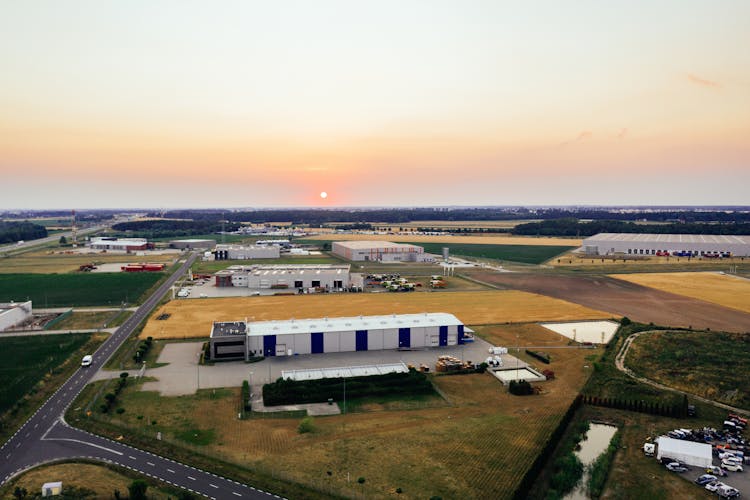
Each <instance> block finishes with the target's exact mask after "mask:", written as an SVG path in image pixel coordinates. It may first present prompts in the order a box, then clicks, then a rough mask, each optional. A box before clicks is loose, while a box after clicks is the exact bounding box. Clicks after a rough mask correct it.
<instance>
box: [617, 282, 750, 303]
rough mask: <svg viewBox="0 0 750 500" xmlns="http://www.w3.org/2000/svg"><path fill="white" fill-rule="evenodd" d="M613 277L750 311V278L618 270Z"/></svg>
mask: <svg viewBox="0 0 750 500" xmlns="http://www.w3.org/2000/svg"><path fill="white" fill-rule="evenodd" d="M612 277H613V278H617V279H620V280H625V281H629V282H631V283H637V284H639V285H643V286H647V287H650V288H656V289H657V290H663V291H665V292H670V293H676V294H678V295H684V296H686V297H692V298H694V299H699V300H705V301H708V302H713V303H714V304H719V305H722V306H726V307H731V308H733V309H738V310H740V311H744V312H747V313H750V280H748V279H746V278H738V277H736V276H729V275H725V274H718V273H649V274H616V275H612Z"/></svg>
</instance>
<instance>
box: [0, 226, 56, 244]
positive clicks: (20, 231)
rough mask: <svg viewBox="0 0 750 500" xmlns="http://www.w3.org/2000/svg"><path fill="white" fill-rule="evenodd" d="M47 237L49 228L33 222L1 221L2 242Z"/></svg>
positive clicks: (0, 235) (0, 238)
mask: <svg viewBox="0 0 750 500" xmlns="http://www.w3.org/2000/svg"><path fill="white" fill-rule="evenodd" d="M46 237H47V228H46V227H44V226H40V225H39V224H34V223H31V222H0V243H15V242H16V241H26V240H37V239H39V238H46Z"/></svg>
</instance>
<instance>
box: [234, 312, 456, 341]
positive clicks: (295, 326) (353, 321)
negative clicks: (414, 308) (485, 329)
mask: <svg viewBox="0 0 750 500" xmlns="http://www.w3.org/2000/svg"><path fill="white" fill-rule="evenodd" d="M458 325H463V323H462V322H461V320H459V319H458V318H456V317H455V316H454V315H452V314H449V313H421V314H390V315H387V316H355V317H351V318H317V319H291V320H285V321H257V322H249V323H248V324H247V334H248V335H249V336H261V335H289V334H295V333H314V332H349V331H355V330H375V329H377V330H383V329H386V328H419V327H425V326H458Z"/></svg>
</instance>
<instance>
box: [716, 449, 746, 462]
mask: <svg viewBox="0 0 750 500" xmlns="http://www.w3.org/2000/svg"><path fill="white" fill-rule="evenodd" d="M725 458H738V459H741V457H740V456H739V455H737V453H735V452H734V451H730V450H721V451H719V460H724V459H725Z"/></svg>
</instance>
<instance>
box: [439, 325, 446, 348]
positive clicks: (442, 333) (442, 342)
mask: <svg viewBox="0 0 750 500" xmlns="http://www.w3.org/2000/svg"><path fill="white" fill-rule="evenodd" d="M447 345H448V327H447V326H441V327H440V346H441V347H443V346H447Z"/></svg>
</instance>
